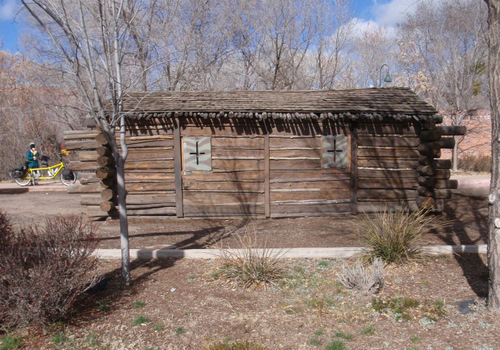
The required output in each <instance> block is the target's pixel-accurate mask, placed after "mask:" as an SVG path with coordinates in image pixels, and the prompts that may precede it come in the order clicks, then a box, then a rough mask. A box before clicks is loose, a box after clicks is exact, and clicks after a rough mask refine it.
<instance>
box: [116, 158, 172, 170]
mask: <svg viewBox="0 0 500 350" xmlns="http://www.w3.org/2000/svg"><path fill="white" fill-rule="evenodd" d="M132 169H136V170H147V169H157V170H162V169H172V170H173V169H174V161H173V160H150V161H138V160H128V161H126V162H125V170H132Z"/></svg>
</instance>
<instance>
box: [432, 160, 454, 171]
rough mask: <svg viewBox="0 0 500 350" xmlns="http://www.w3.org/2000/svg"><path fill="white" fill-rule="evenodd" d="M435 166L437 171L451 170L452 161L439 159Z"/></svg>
mask: <svg viewBox="0 0 500 350" xmlns="http://www.w3.org/2000/svg"><path fill="white" fill-rule="evenodd" d="M435 166H436V169H451V159H438V160H436V162H435Z"/></svg>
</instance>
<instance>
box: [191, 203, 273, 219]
mask: <svg viewBox="0 0 500 350" xmlns="http://www.w3.org/2000/svg"><path fill="white" fill-rule="evenodd" d="M263 215H264V205H263V204H262V203H260V204H254V203H252V204H244V205H239V204H237V205H223V204H220V205H209V206H207V205H195V204H184V216H185V217H232V216H263Z"/></svg>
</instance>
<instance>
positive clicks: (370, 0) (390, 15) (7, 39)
mask: <svg viewBox="0 0 500 350" xmlns="http://www.w3.org/2000/svg"><path fill="white" fill-rule="evenodd" d="M417 2H418V0H351V3H352V8H353V10H354V14H355V16H356V18H357V25H358V26H360V27H364V26H366V25H368V24H370V25H373V24H377V25H380V26H383V27H386V28H388V29H389V30H390V28H392V27H394V26H395V25H396V24H397V23H398V22H400V21H401V20H402V18H403V17H404V14H405V13H406V12H408V11H410V12H411V11H412V8H413V7H414V5H415V3H417ZM18 10H19V7H18V4H17V1H16V0H0V49H3V50H5V51H8V52H11V53H15V52H18V51H22V47H21V45H20V43H19V42H18V40H17V39H18V34H19V30H20V28H19V26H18V24H17V23H16V18H15V17H16V13H17V11H18Z"/></svg>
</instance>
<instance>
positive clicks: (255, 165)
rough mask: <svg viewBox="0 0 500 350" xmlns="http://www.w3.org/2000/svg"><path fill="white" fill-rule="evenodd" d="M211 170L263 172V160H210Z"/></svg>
mask: <svg viewBox="0 0 500 350" xmlns="http://www.w3.org/2000/svg"><path fill="white" fill-rule="evenodd" d="M212 168H213V169H219V170H228V171H231V170H240V171H242V170H264V161H263V160H258V159H257V160H256V159H251V160H247V159H245V160H232V159H212Z"/></svg>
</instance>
